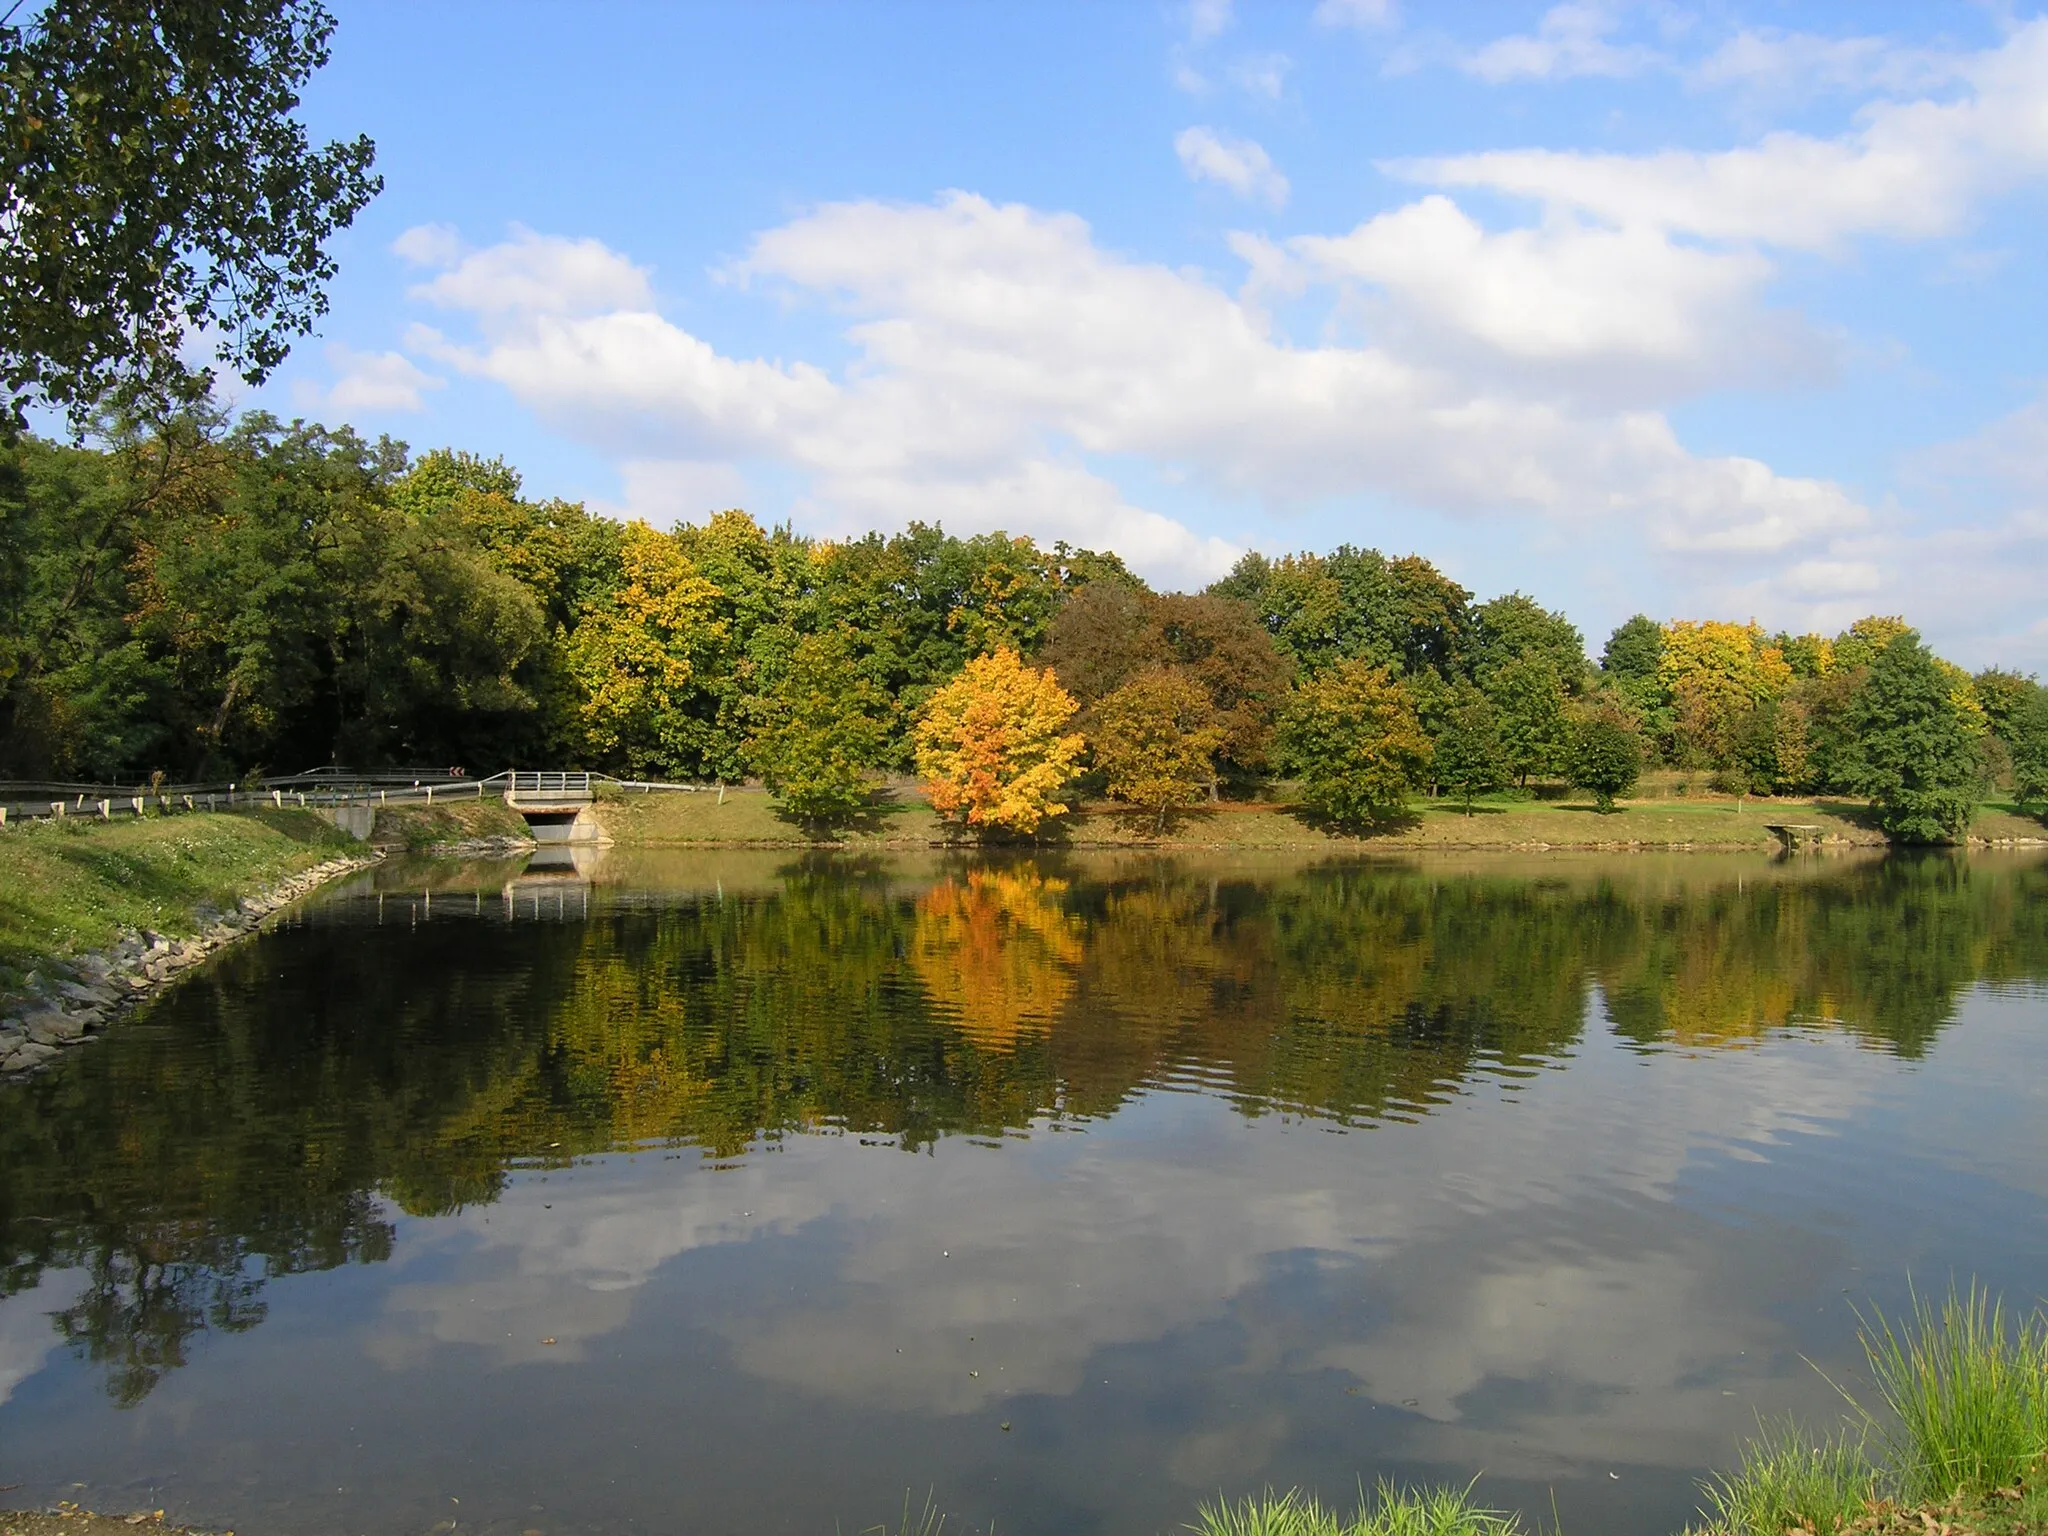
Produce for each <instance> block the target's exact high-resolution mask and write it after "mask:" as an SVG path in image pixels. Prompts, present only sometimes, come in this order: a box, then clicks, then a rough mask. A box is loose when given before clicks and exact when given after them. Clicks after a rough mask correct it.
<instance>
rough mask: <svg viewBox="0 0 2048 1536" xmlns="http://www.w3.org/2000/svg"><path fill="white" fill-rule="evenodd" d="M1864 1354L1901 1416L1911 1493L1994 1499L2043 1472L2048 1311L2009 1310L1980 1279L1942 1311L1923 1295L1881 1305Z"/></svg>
mask: <svg viewBox="0 0 2048 1536" xmlns="http://www.w3.org/2000/svg"><path fill="white" fill-rule="evenodd" d="M1863 1348H1864V1353H1865V1354H1866V1355H1867V1356H1868V1358H1869V1361H1870V1372H1871V1376H1872V1377H1873V1378H1874V1379H1875V1381H1876V1383H1877V1390H1878V1392H1879V1394H1880V1395H1881V1396H1882V1397H1883V1398H1884V1402H1885V1406H1886V1407H1887V1408H1889V1409H1890V1410H1891V1414H1892V1419H1893V1420H1894V1422H1893V1423H1892V1424H1890V1425H1888V1426H1887V1428H1886V1437H1887V1440H1888V1448H1889V1450H1890V1453H1891V1457H1890V1459H1891V1464H1892V1466H1893V1468H1894V1469H1895V1470H1896V1471H1897V1473H1898V1476H1899V1480H1900V1483H1901V1491H1902V1492H1903V1493H1904V1495H1905V1496H1906V1497H1907V1498H1908V1499H1912V1500H1939V1499H1947V1498H1951V1497H1954V1496H1956V1495H1958V1494H1960V1495H1963V1496H1965V1497H1971V1498H1985V1497H1988V1496H1990V1495H1992V1494H1993V1493H1995V1492H1997V1490H1999V1489H2001V1488H2012V1487H2016V1486H2019V1485H2021V1484H2023V1483H2028V1482H2033V1481H2036V1480H2037V1479H2039V1477H2040V1475H2041V1472H2042V1469H2043V1461H2044V1458H2048V1316H2044V1314H2043V1313H2042V1312H2041V1311H2040V1310H2039V1309H2038V1308H2037V1309H2036V1310H2035V1311H2033V1312H2032V1313H2030V1314H2028V1315H2026V1316H2025V1317H2015V1316H2013V1315H2012V1314H2011V1313H2008V1312H2007V1310H2006V1307H2005V1303H2004V1301H2003V1300H2001V1299H1999V1298H1996V1297H1994V1296H1993V1295H1992V1294H1991V1292H1990V1291H1989V1290H1987V1289H1984V1288H1982V1287H1980V1286H1979V1285H1978V1284H1977V1283H1976V1282H1975V1281H1974V1280H1973V1281H1972V1282H1971V1283H1970V1288H1969V1290H1968V1291H1967V1292H1958V1291H1957V1290H1956V1288H1955V1287H1954V1285H1951V1286H1950V1287H1949V1293H1948V1297H1947V1299H1946V1300H1945V1301H1944V1302H1943V1303H1942V1304H1941V1306H1940V1308H1939V1309H1937V1308H1936V1307H1935V1306H1934V1304H1933V1303H1932V1302H1930V1301H1926V1300H1923V1299H1922V1298H1921V1297H1919V1296H1917V1295H1916V1296H1914V1298H1913V1305H1912V1310H1911V1312H1910V1314H1909V1315H1908V1316H1907V1317H1904V1318H1901V1319H1899V1320H1898V1321H1896V1322H1894V1321H1893V1320H1892V1319H1890V1318H1887V1317H1886V1316H1885V1315H1884V1314H1883V1313H1882V1312H1875V1311H1873V1314H1872V1321H1871V1322H1869V1323H1867V1324H1866V1325H1865V1327H1864V1331H1863Z"/></svg>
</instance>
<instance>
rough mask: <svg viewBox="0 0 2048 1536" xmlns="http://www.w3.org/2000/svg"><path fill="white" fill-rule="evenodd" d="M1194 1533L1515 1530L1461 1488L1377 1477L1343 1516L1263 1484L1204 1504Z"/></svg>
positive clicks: (1512, 1521)
mask: <svg viewBox="0 0 2048 1536" xmlns="http://www.w3.org/2000/svg"><path fill="white" fill-rule="evenodd" d="M1188 1529H1189V1530H1191V1531H1193V1532H1195V1533H1196V1536H1519V1533H1520V1532H1521V1530H1522V1525H1521V1522H1520V1521H1519V1520H1517V1519H1516V1518H1515V1517H1514V1516H1513V1515H1507V1514H1502V1513H1501V1512H1500V1511H1498V1510H1493V1509H1487V1508H1485V1507H1484V1506H1483V1505H1480V1504H1478V1503H1476V1502H1475V1501H1474V1500H1473V1498H1472V1489H1471V1487H1470V1486H1467V1487H1464V1488H1415V1489H1409V1488H1398V1487H1396V1486H1394V1485H1393V1484H1392V1483H1381V1484H1379V1486H1378V1487H1377V1488H1375V1489H1374V1490H1373V1497H1372V1499H1371V1500H1370V1501H1369V1502H1367V1503H1366V1504H1365V1506H1364V1507H1363V1508H1361V1509H1360V1510H1359V1511H1358V1513H1357V1514H1355V1515H1352V1516H1350V1517H1349V1518H1346V1517H1344V1516H1342V1515H1340V1514H1338V1513H1337V1512H1336V1511H1335V1510H1333V1509H1330V1508H1329V1507H1327V1506H1326V1505H1324V1504H1322V1503H1321V1502H1319V1501H1318V1500H1317V1499H1316V1498H1315V1497H1314V1496H1313V1495H1311V1494H1305V1493H1303V1492H1301V1491H1300V1490H1299V1489H1290V1490H1289V1491H1288V1492H1286V1493H1284V1494H1276V1493H1273V1492H1271V1491H1270V1490H1268V1491H1267V1492H1266V1493H1263V1494H1261V1495H1259V1496H1258V1497H1256V1498H1249V1499H1243V1500H1240V1501H1238V1502H1237V1503H1234V1504H1233V1503H1216V1504H1204V1505H1203V1506H1202V1507H1201V1509H1200V1510H1199V1512H1198V1513H1197V1514H1196V1516H1195V1523H1194V1524H1193V1525H1192V1526H1190V1527H1188Z"/></svg>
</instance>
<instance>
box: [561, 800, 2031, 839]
mask: <svg viewBox="0 0 2048 1536" xmlns="http://www.w3.org/2000/svg"><path fill="white" fill-rule="evenodd" d="M1855 810H1856V808H1854V807H1836V806H1833V805H1831V804H1828V803H1821V804H1816V803H1814V802H1810V801H1770V802H1763V801H1756V800H1752V801H1749V802H1748V803H1747V804H1746V805H1745V806H1743V807H1742V808H1741V809H1740V810H1738V809H1737V808H1736V806H1735V802H1733V801H1732V800H1720V801H1714V800H1704V799H1691V800H1669V799H1665V800H1651V801H1643V802H1640V803H1631V804H1625V805H1624V806H1623V807H1622V808H1621V809H1620V810H1618V811H1616V812H1615V813H1614V814H1612V815H1606V816H1603V815H1600V814H1599V813H1597V812H1596V811H1595V810H1594V808H1593V806H1592V804H1591V802H1590V801H1588V802H1584V803H1581V802H1578V801H1572V800H1564V801H1538V800H1530V799H1527V798H1509V797H1500V798H1496V799H1490V800H1482V801H1480V802H1479V803H1478V804H1477V805H1476V806H1475V808H1474V814H1472V815H1471V816H1466V815H1465V814H1464V812H1463V808H1462V807H1460V806H1458V805H1454V804H1451V803H1449V802H1446V801H1441V800H1422V799H1417V800H1414V801H1411V802H1410V803H1409V807H1408V810H1407V812H1406V814H1405V815H1403V816H1401V817H1399V818H1397V819H1396V820H1395V821H1393V822H1392V823H1391V824H1389V825H1387V826H1385V827H1382V828H1380V829H1377V830H1376V831H1374V832H1372V833H1371V834H1370V835H1368V836H1366V837H1363V838H1359V837H1353V836H1351V835H1349V834H1346V833H1343V832H1341V831H1332V830H1328V829H1326V828H1325V827H1323V826H1322V825H1321V824H1320V823H1319V822H1318V820H1317V818H1316V817H1314V816H1313V815H1312V814H1309V813H1307V812H1304V811H1302V810H1300V809H1298V808H1296V807H1293V806H1289V805H1283V804H1275V803H1270V802H1252V803H1245V802H1225V803H1223V804H1221V805H1214V806H1211V805H1201V806H1195V807H1191V808H1189V809H1187V810H1183V811H1177V812H1174V813H1173V814H1171V815H1170V816H1169V817H1168V818H1167V824H1166V832H1165V835H1164V836H1163V837H1162V836H1159V835H1158V834H1157V832H1156V821H1157V819H1156V817H1155V816H1154V814H1153V813H1152V812H1150V811H1131V810H1127V809H1124V808H1122V807H1118V806H1115V805H1112V804H1109V803H1107V802H1091V803H1089V804H1087V805H1085V806H1082V807H1078V808H1077V809H1076V810H1075V811H1074V812H1073V813H1072V814H1070V815H1068V816H1064V817H1062V818H1060V819H1059V820H1058V821H1057V822H1055V823H1050V824H1048V826H1047V827H1046V829H1045V832H1044V834H1043V837H1042V839H1041V840H1042V841H1043V842H1044V843H1046V844H1048V845H1066V846H1071V847H1082V848H1089V847H1092V848H1151V847H1172V848H1219V849H1302V850H1312V851H1316V852H1330V851H1334V850H1339V849H1368V850H1370V849H1378V848H1385V849H1409V848H1611V847H1616V846H1624V847H1631V846H1640V847H1671V846H1678V847H1688V848H1729V849H1754V850H1758V851H1769V850H1773V849H1775V848H1777V847H1778V840H1777V838H1776V837H1775V836H1774V835H1773V834H1772V833H1770V832H1768V831H1766V830H1765V827H1766V825H1767V824H1768V823H1771V822H1777V821H1796V822H1804V823H1812V824H1815V825H1818V826H1820V827H1822V828H1824V829H1825V830H1826V831H1827V832H1828V833H1829V834H1830V835H1831V836H1833V837H1835V838H1837V839H1840V840H1842V841H1845V842H1852V843H1861V844H1869V845H1873V846H1875V845H1881V844H1882V843H1883V841H1884V838H1883V836H1882V835H1881V834H1880V833H1878V832H1877V831H1876V830H1874V829H1873V828H1872V827H1870V826H1868V825H1865V824H1864V821H1863V820H1862V819H1859V817H1858V815H1857V814H1855ZM598 815H599V818H600V819H601V820H602V822H603V823H604V827H605V830H606V832H607V833H608V834H609V835H610V836H611V837H612V838H614V839H615V840H616V841H617V843H618V844H619V846H621V847H624V848H633V847H643V848H657V847H686V846H727V847H736V846H764V847H784V846H798V845H805V844H812V845H815V844H817V843H820V842H824V843H831V844H834V845H836V846H841V847H846V848H851V849H856V850H858V849H867V848H873V849H881V848H888V847H906V846H907V847H929V846H931V845H933V844H943V843H949V842H955V841H958V840H959V837H960V834H959V833H958V831H957V830H956V829H954V828H951V827H948V826H947V825H946V824H945V823H943V822H941V821H940V820H939V818H938V817H937V816H936V815H934V814H933V812H932V809H931V807H930V806H929V805H926V804H925V803H924V802H923V800H922V799H920V798H918V797H917V795H916V793H915V791H914V790H909V789H898V790H896V791H894V792H893V794H892V796H891V797H889V798H887V799H878V801H877V804H876V805H875V807H874V808H873V810H872V811H871V812H870V813H868V814H867V815H865V816H863V817H861V818H860V819H859V820H857V821H856V822H854V823H853V824H851V825H848V826H845V827H841V828H836V829H831V830H828V831H824V832H821V831H820V830H819V829H818V828H816V827H814V826H809V825H806V824H804V823H802V822H800V821H798V820H796V819H794V818H791V817H788V816H786V815H785V814H783V812H782V811H781V809H780V807H779V806H778V804H777V803H776V801H775V799H774V797H773V796H771V795H768V794H765V793H763V792H762V791H760V790H735V791H731V792H729V793H728V794H727V795H726V797H725V803H724V804H723V805H720V804H719V803H718V800H717V797H716V796H715V795H712V794H701V793H700V794H654V795H624V796H619V797H607V798H605V799H603V800H601V801H600V803H599V807H598ZM2031 825H2032V826H2033V828H2034V833H2035V835H2040V836H2048V829H2044V828H2042V827H2041V825H2040V824H2039V823H2031ZM1995 835H2001V836H2009V835H2020V834H2018V833H2015V832H2012V831H2010V830H2009V829H2007V828H2005V827H2004V826H2003V824H2002V823H2001V824H2000V827H1999V830H1998V832H1997V833H1996V834H1995Z"/></svg>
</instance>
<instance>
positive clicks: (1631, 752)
mask: <svg viewBox="0 0 2048 1536" xmlns="http://www.w3.org/2000/svg"><path fill="white" fill-rule="evenodd" d="M1565 771H1566V773H1567V775H1568V776H1569V777H1570V779H1571V781H1572V783H1574V784H1576V785H1578V787H1579V788H1581V789H1584V790H1589V791H1591V793H1592V796H1593V803H1594V804H1595V805H1597V806H1599V808H1600V810H1601V812H1602V814H1605V813H1606V812H1608V811H1611V810H1613V809H1614V802H1615V800H1616V799H1617V798H1618V797H1619V796H1622V795H1626V794H1627V793H1628V792H1629V791H1630V790H1632V789H1634V788H1635V787H1636V780H1637V778H1638V777H1640V776H1641V774H1642V771H1643V749H1642V742H1641V739H1640V738H1639V737H1637V735H1636V733H1635V732H1634V731H1633V730H1631V729H1629V726H1628V722H1627V721H1625V720H1623V719H1622V718H1621V717H1620V716H1619V715H1617V714H1615V713H1613V712H1612V711H1609V710H1594V711H1590V712H1588V713H1587V714H1585V715H1583V716H1581V717H1580V718H1579V719H1577V720H1575V721H1574V722H1573V723H1572V731H1571V747H1570V752H1569V757H1568V760H1567V763H1566V770H1565Z"/></svg>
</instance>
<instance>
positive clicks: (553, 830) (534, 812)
mask: <svg viewBox="0 0 2048 1536" xmlns="http://www.w3.org/2000/svg"><path fill="white" fill-rule="evenodd" d="M478 782H479V783H480V784H482V783H488V782H503V784H504V786H505V803H506V804H507V805H509V806H511V807H512V809H513V810H515V811H517V812H518V813H519V814H520V815H521V816H523V817H524V818H525V819H526V830H527V831H529V832H531V833H532V834H533V840H534V841H535V842H536V843H542V844H546V843H601V842H605V841H607V839H606V837H605V835H604V829H603V828H602V827H600V826H599V825H598V824H597V817H596V816H595V815H593V814H592V813H591V809H590V808H591V807H592V806H593V805H595V804H596V803H597V797H596V796H595V795H594V794H592V793H591V789H590V775H589V774H587V773H547V772H526V773H521V772H519V771H517V770H513V771H511V772H508V773H502V774H499V775H497V776H496V780H495V781H493V780H479V781H478Z"/></svg>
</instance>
